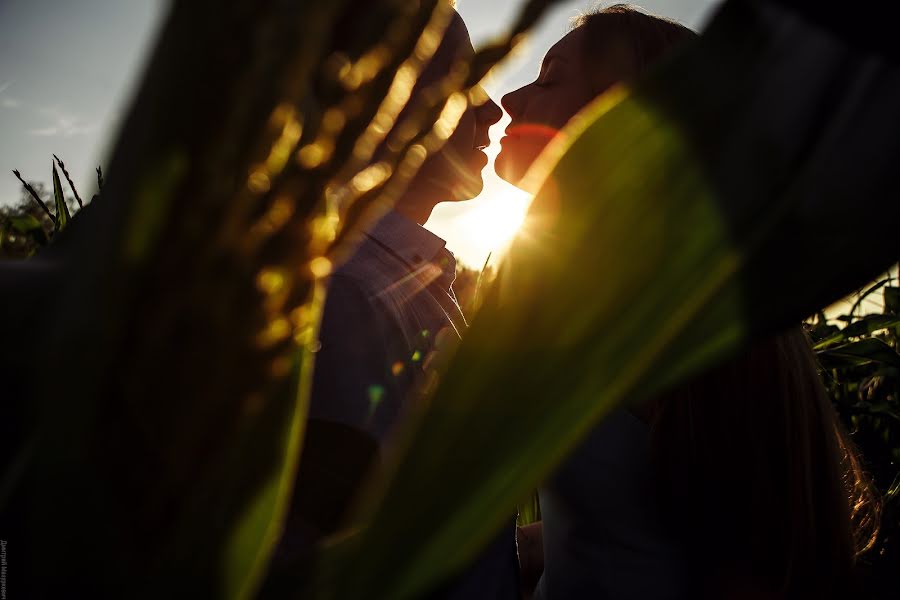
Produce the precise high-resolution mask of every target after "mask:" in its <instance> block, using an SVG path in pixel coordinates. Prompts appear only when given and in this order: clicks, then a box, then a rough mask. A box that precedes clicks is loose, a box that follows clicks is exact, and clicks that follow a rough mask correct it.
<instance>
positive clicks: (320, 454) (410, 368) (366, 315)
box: [279, 212, 520, 600]
mask: <svg viewBox="0 0 900 600" xmlns="http://www.w3.org/2000/svg"><path fill="white" fill-rule="evenodd" d="M455 277H456V260H455V259H454V257H453V255H452V254H451V253H450V252H449V251H448V250H447V249H446V248H445V242H444V240H442V239H441V238H439V237H438V236H436V235H434V234H433V233H431V232H430V231H428V230H426V229H424V228H423V227H421V226H419V225H418V224H416V223H415V222H413V221H411V220H409V219H407V218H406V217H404V216H402V215H400V214H399V213H396V212H390V213H388V214H387V215H386V216H385V217H383V218H382V219H381V220H380V221H379V222H378V223H377V224H376V225H375V226H373V227H372V228H371V229H370V230H369V231H368V232H367V233H366V236H365V238H364V239H363V240H362V241H361V242H360V244H359V246H358V247H357V249H356V250H355V252H354V254H353V256H352V257H351V258H349V259H348V260H347V261H346V262H345V263H344V264H343V265H341V266H340V267H339V268H337V269H336V270H335V272H334V273H333V275H332V278H331V281H330V284H329V288H328V295H327V299H326V302H325V310H324V314H323V316H322V324H321V329H320V333H319V340H320V342H321V347H320V349H319V351H318V353H317V354H316V362H315V371H314V375H313V384H312V395H311V399H310V408H309V421H308V427H307V436H306V439H305V442H304V451H303V455H302V456H301V465H300V469H299V474H298V482H297V486H298V487H297V489H296V490H295V498H294V502H293V508H292V514H291V515H289V517H288V524H287V527H286V534H285V538H283V540H282V544H281V547H280V548H279V551H285V550H287V551H291V550H292V549H291V548H290V547H291V546H293V547H294V548H297V547H298V546H300V547H303V546H309V545H310V540H314V539H317V538H318V537H320V536H321V535H324V534H328V533H331V532H332V531H333V530H334V529H335V528H337V527H338V526H339V525H340V523H341V522H342V520H343V519H344V518H345V517H346V510H347V505H346V498H347V497H349V496H352V495H353V493H354V492H355V491H356V488H357V487H358V484H359V481H360V480H361V479H362V478H363V477H364V476H365V473H366V472H367V470H368V469H369V468H370V467H371V463H370V462H369V461H368V460H365V458H366V457H368V458H370V459H374V460H377V457H378V455H379V453H380V450H381V448H382V444H383V442H384V441H385V438H386V437H387V436H388V435H389V434H390V432H391V431H392V429H393V428H394V426H395V425H396V424H397V422H398V421H399V418H400V416H401V415H402V413H403V412H404V411H405V410H407V409H408V408H409V406H410V403H412V402H416V401H417V400H418V399H419V397H420V396H419V387H420V385H421V384H422V382H423V376H424V373H425V372H424V369H423V362H424V361H425V359H426V357H427V356H428V354H429V353H430V352H432V351H433V350H434V341H435V337H436V336H437V334H438V333H439V332H441V331H442V330H445V333H444V335H446V330H447V329H448V328H449V330H450V331H451V332H452V333H453V334H454V335H456V336H459V335H460V334H461V333H462V332H463V328H464V327H465V325H466V322H465V319H464V317H463V314H462V312H461V311H460V308H459V305H458V304H457V302H456V298H455V296H454V294H453V290H452V287H451V285H452V283H453V280H454V279H455ZM424 483H426V482H423V484H424ZM323 489H328V490H331V492H330V493H331V495H332V496H333V497H332V498H329V497H328V495H329V494H327V493H326V494H323V493H321V490H323ZM298 514H299V516H300V517H301V518H299V519H298ZM436 518H439V517H436ZM310 522H312V523H314V524H315V526H314V527H313V529H309V527H310ZM435 597H437V598H453V599H457V598H458V599H463V598H465V599H473V600H478V599H481V598H484V599H492V600H493V599H497V600H500V599H503V600H518V599H519V598H520V591H519V579H518V560H517V556H516V548H515V527H514V524H513V523H512V522H510V525H509V526H508V527H507V528H505V529H504V530H503V531H502V532H501V533H500V535H499V536H498V537H497V539H495V540H494V542H492V544H491V545H490V546H488V547H487V548H486V549H485V550H484V552H482V554H481V555H480V556H479V558H478V559H477V560H476V561H474V562H473V564H472V565H470V566H469V567H468V568H467V569H466V570H465V572H463V573H462V574H461V575H459V576H458V577H454V578H452V579H451V580H449V581H447V582H445V583H444V585H442V586H441V587H440V588H439V590H437V592H436V593H435Z"/></svg>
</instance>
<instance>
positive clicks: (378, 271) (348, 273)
mask: <svg viewBox="0 0 900 600" xmlns="http://www.w3.org/2000/svg"><path fill="white" fill-rule="evenodd" d="M408 275H409V268H408V267H407V266H406V265H405V264H403V263H402V262H401V261H399V260H398V259H397V257H395V256H393V255H392V254H391V253H390V252H388V251H387V250H386V249H384V248H382V247H381V245H380V244H378V243H377V242H376V241H374V240H372V239H370V238H368V237H366V238H363V240H362V241H361V242H360V243H359V245H358V246H357V247H356V249H355V250H354V252H353V254H352V255H351V256H350V257H349V258H348V259H347V260H345V261H344V262H343V263H342V264H341V265H340V266H338V267H337V268H336V269H335V270H334V273H333V274H332V281H335V280H337V281H338V282H339V283H338V284H339V285H344V286H348V287H356V288H357V289H359V290H360V291H361V292H363V293H365V294H366V295H367V296H368V297H369V298H370V299H374V298H376V297H377V296H380V295H381V294H382V293H383V292H384V291H385V290H386V289H390V287H391V285H392V284H394V283H396V282H397V281H400V280H402V279H403V278H405V277H407V276H408ZM332 285H335V284H334V283H332Z"/></svg>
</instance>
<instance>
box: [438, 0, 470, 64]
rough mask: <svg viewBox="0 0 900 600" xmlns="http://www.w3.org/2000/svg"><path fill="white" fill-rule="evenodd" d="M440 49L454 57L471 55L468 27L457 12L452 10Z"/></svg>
mask: <svg viewBox="0 0 900 600" xmlns="http://www.w3.org/2000/svg"><path fill="white" fill-rule="evenodd" d="M441 50H442V51H446V52H449V53H450V54H451V55H453V56H454V57H459V56H467V55H471V54H472V53H473V52H474V48H473V47H472V38H471V37H469V28H468V27H466V23H465V21H463V18H462V17H461V16H459V13H458V12H456V11H453V17H452V18H451V20H450V23H449V24H448V25H447V29H446V31H445V32H444V39H443V40H442V41H441Z"/></svg>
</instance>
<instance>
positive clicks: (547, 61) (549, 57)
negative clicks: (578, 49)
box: [542, 54, 568, 66]
mask: <svg viewBox="0 0 900 600" xmlns="http://www.w3.org/2000/svg"><path fill="white" fill-rule="evenodd" d="M553 61H557V62H568V61H567V60H566V59H565V58H563V57H562V56H560V55H559V54H548V55H547V56H545V57H544V60H543V61H542V62H543V64H545V65H548V66H549V65H550V63H551V62H553Z"/></svg>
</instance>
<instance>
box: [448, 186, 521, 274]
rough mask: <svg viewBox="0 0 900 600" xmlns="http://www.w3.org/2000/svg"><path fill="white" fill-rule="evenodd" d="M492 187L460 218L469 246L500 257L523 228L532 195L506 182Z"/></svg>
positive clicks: (460, 225) (460, 224)
mask: <svg viewBox="0 0 900 600" xmlns="http://www.w3.org/2000/svg"><path fill="white" fill-rule="evenodd" d="M492 183H494V182H492ZM490 188H492V189H486V190H485V193H482V194H481V195H480V196H479V198H478V199H477V200H475V201H473V202H472V208H471V210H468V211H466V213H465V214H464V215H461V216H460V222H459V227H460V228H461V229H462V230H463V231H465V234H466V238H467V242H468V245H470V246H472V247H475V248H479V249H480V251H481V253H483V254H485V255H486V254H487V253H491V255H492V256H494V257H499V256H501V255H502V254H503V253H504V252H505V251H506V250H507V248H508V247H509V244H510V242H512V240H513V238H514V237H515V236H516V233H518V231H519V228H520V227H521V226H522V222H523V221H524V219H525V213H526V212H527V211H528V206H529V205H530V204H531V199H532V196H531V195H530V194H528V193H526V192H523V191H522V190H520V189H518V188H516V187H514V186H511V185H509V184H507V183H505V182H502V181H497V182H496V183H495V184H494V185H491V186H490Z"/></svg>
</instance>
